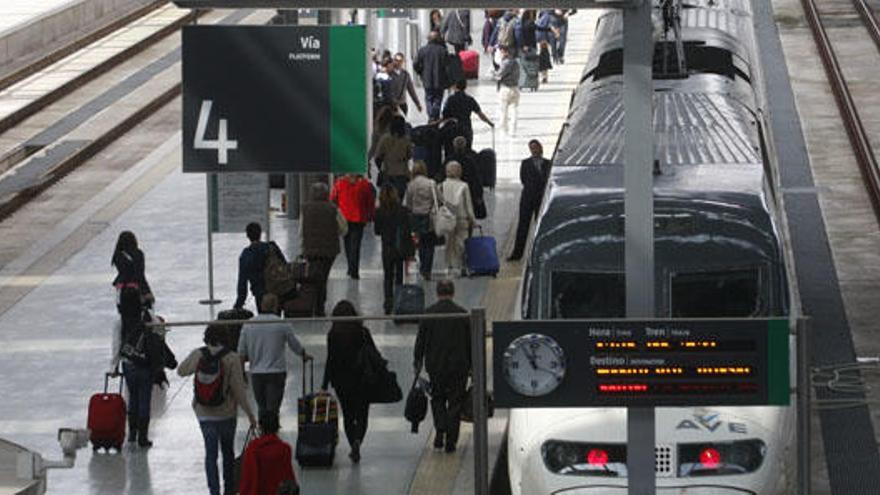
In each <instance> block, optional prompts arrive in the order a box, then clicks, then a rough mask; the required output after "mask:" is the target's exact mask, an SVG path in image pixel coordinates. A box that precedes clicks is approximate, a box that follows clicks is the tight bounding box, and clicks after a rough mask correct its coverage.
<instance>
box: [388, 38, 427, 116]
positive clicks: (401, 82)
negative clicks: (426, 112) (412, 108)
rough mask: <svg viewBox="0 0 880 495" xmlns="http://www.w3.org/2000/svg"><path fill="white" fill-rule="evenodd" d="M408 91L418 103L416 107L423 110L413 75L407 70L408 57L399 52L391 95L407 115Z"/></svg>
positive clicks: (396, 56)
mask: <svg viewBox="0 0 880 495" xmlns="http://www.w3.org/2000/svg"><path fill="white" fill-rule="evenodd" d="M407 93H408V94H409V97H410V98H412V101H413V103H415V104H416V109H418V111H419V112H421V111H422V104H421V102H419V95H418V94H417V93H416V87H415V85H414V84H413V79H412V76H411V75H410V73H409V71H407V70H406V58H404V56H403V54H402V53H400V52H397V53H396V54H395V55H394V72H393V73H392V75H391V97H392V99H393V100H394V104H395V105H397V108H399V109H400V113H402V114H403V115H406V114H407V113H408V111H409V105H407V103H406V95H407Z"/></svg>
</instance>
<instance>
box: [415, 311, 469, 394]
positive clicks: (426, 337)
mask: <svg viewBox="0 0 880 495" xmlns="http://www.w3.org/2000/svg"><path fill="white" fill-rule="evenodd" d="M425 313H428V314H433V313H440V314H446V313H462V318H461V319H460V320H458V319H454V320H423V321H422V322H421V323H419V334H418V336H417V337H416V347H415V353H414V356H413V358H414V362H413V365H414V366H415V367H416V368H417V369H420V368H421V366H422V363H423V362H424V365H425V370H427V372H428V374H429V375H430V376H431V381H433V382H437V381H442V380H444V379H446V378H449V377H455V376H462V375H465V376H466V375H467V374H468V372H469V371H470V369H471V323H470V319H469V318H468V315H467V311H466V310H465V309H464V308H462V307H461V306H459V305H457V304H455V303H454V302H452V301H451V300H440V301H437V302H436V303H435V304H434V305H432V306H431V307H429V308H428V309H426V310H425Z"/></svg>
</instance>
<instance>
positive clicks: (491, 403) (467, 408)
mask: <svg viewBox="0 0 880 495" xmlns="http://www.w3.org/2000/svg"><path fill="white" fill-rule="evenodd" d="M492 416H495V396H494V395H492V392H489V391H488V390H487V391H486V417H487V418H491V417H492ZM461 420H462V421H464V422H465V423H473V422H474V386H473V385H469V386H468V388H467V392H465V394H464V402H463V403H462V405H461Z"/></svg>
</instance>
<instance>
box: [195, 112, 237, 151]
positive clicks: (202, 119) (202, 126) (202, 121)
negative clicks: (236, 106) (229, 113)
mask: <svg viewBox="0 0 880 495" xmlns="http://www.w3.org/2000/svg"><path fill="white" fill-rule="evenodd" d="M213 105H214V102H213V101H211V100H204V101H202V109H201V110H200V111H199V121H198V123H197V124H196V139H195V141H194V142H193V147H194V148H195V149H197V150H217V163H219V164H220V165H226V164H227V163H228V162H229V150H237V149H238V141H236V140H234V139H228V138H227V136H226V134H227V130H226V126H227V123H226V119H220V127H219V129H218V131H217V139H207V138H206V137H205V133H207V132H208V121H209V120H210V119H211V107H212V106H213Z"/></svg>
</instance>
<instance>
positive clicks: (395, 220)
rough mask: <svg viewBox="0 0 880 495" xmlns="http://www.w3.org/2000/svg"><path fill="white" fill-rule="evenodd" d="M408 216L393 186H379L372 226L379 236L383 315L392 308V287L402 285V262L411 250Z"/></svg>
mask: <svg viewBox="0 0 880 495" xmlns="http://www.w3.org/2000/svg"><path fill="white" fill-rule="evenodd" d="M409 216H410V214H409V210H407V209H406V208H405V207H404V206H403V205H401V204H400V199H398V196H397V191H396V190H395V188H393V187H391V186H390V185H385V186H382V189H381V190H380V191H379V209H377V210H376V222H375V225H374V227H375V230H376V235H377V236H381V238H382V272H383V274H384V276H385V279H384V280H385V284H384V291H385V292H384V294H385V302H384V304H383V307H384V309H385V314H386V315H387V314H391V310H392V309H393V307H394V288H395V287H396V286H398V285H401V284H403V263H404V262H405V261H406V259H407V258H409V257H411V256H413V254H414V251H415V247H414V246H413V242H412V229H411V228H410V221H409Z"/></svg>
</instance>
